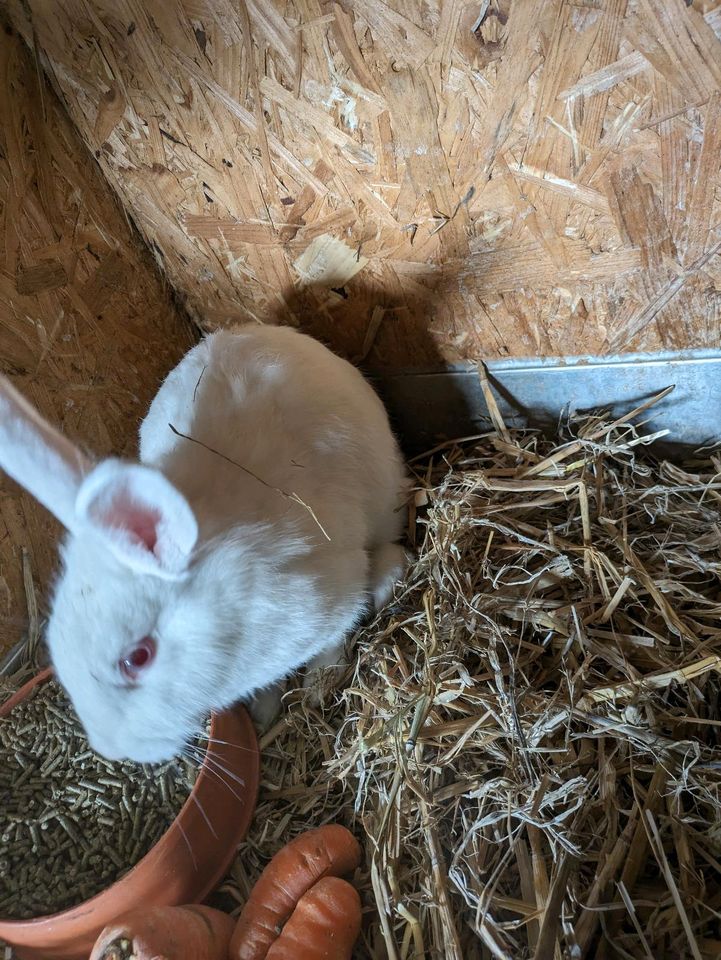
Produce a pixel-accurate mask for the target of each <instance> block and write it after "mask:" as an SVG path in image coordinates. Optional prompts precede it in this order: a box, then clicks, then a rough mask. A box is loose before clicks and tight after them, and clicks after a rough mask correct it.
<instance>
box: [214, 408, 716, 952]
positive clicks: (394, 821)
mask: <svg viewBox="0 0 721 960" xmlns="http://www.w3.org/2000/svg"><path fill="white" fill-rule="evenodd" d="M489 396H490V395H489ZM490 399H491V401H492V398H490ZM641 413H642V411H641ZM494 414H495V410H494ZM649 440H650V438H649V437H646V436H644V431H643V427H642V425H641V426H638V427H634V426H632V425H631V424H630V423H629V422H616V423H613V422H607V421H606V420H604V419H603V418H602V417H587V418H585V419H582V420H565V421H563V422H561V423H560V424H559V429H558V435H557V437H555V438H554V439H552V440H548V439H544V438H543V437H542V436H541V435H540V434H539V433H537V432H532V431H526V432H520V431H515V430H513V431H512V430H507V429H506V428H505V426H504V425H503V424H502V423H501V422H500V419H499V418H498V417H497V415H496V429H494V430H493V432H490V433H488V434H486V435H484V436H482V437H480V438H477V439H475V440H473V441H471V442H468V443H464V444H461V445H459V446H455V447H449V448H446V449H442V450H438V451H437V452H436V453H434V454H433V455H432V456H431V457H430V459H429V460H428V461H426V462H423V463H418V464H417V465H416V485H417V493H416V503H415V506H414V507H413V514H414V516H413V518H412V523H411V537H412V538H413V540H414V547H415V560H414V562H413V564H412V568H411V570H410V574H409V576H408V578H407V582H406V583H405V584H404V585H403V586H402V587H401V588H399V590H398V593H397V597H396V600H395V602H394V603H393V604H391V605H390V606H389V607H388V608H387V609H386V610H384V611H383V612H382V613H381V614H380V615H379V616H378V618H377V619H376V620H375V621H374V622H373V623H372V624H370V625H369V626H367V627H366V628H364V629H362V630H361V631H360V632H359V633H358V635H357V637H356V638H355V641H356V645H357V646H356V654H357V655H356V656H354V658H353V665H352V667H351V668H350V671H349V675H348V676H347V678H346V680H347V683H348V685H347V687H346V689H345V690H344V692H342V693H339V694H338V695H337V696H335V697H334V696H330V697H329V698H328V702H327V706H326V708H325V709H324V710H323V711H322V712H318V711H314V710H312V709H310V708H309V707H308V706H307V704H305V703H304V701H303V699H302V695H301V694H299V693H294V694H292V695H291V696H290V700H291V701H292V702H291V703H290V709H289V713H288V714H287V716H286V718H285V719H283V720H282V721H281V722H280V723H279V725H278V726H277V727H276V728H275V730H273V731H271V732H270V733H269V735H268V736H267V738H266V743H265V751H264V767H263V788H262V794H261V800H260V805H259V809H258V816H257V818H256V821H255V826H254V828H253V831H252V833H251V836H250V837H249V839H248V841H247V843H246V844H245V845H244V847H243V849H242V850H241V853H240V856H239V857H238V860H237V862H236V864H235V866H234V869H233V875H232V877H231V878H230V879H229V881H228V882H227V883H226V884H225V886H224V888H223V892H224V893H226V894H232V895H235V896H236V897H237V898H238V899H242V898H243V897H244V895H245V893H246V891H247V890H248V888H249V885H250V884H251V883H252V882H253V880H254V879H255V877H256V876H257V873H258V871H259V869H260V868H261V867H262V865H263V864H264V862H265V861H266V859H267V857H268V856H269V855H270V853H271V852H273V851H274V850H275V849H276V848H277V847H278V846H279V845H280V844H281V843H282V842H285V841H286V840H287V839H288V837H289V835H291V834H293V833H295V832H298V831H300V830H302V829H304V828H306V827H307V825H309V824H315V823H318V822H321V821H323V820H330V819H341V820H343V821H345V822H346V823H348V824H349V825H350V826H352V827H353V828H354V829H355V830H356V831H357V832H358V834H359V835H361V836H362V835H363V834H365V847H366V864H365V867H364V871H363V872H362V873H361V874H360V875H359V876H358V877H357V880H358V881H359V883H360V885H361V886H362V889H363V893H364V897H365V903H366V905H367V908H368V910H367V915H366V924H365V928H364V934H363V938H364V939H363V942H362V943H361V944H360V946H359V950H358V954H357V955H358V957H379V958H380V957H386V956H388V957H391V958H400V957H404V958H405V957H417V958H419V957H448V958H466V960H470V958H475V957H479V958H486V957H498V958H501V957H502V958H513V960H522V958H530V957H533V958H536V960H556V958H558V960H560V958H562V957H564V958H566V957H568V958H576V957H578V958H580V957H595V958H599V960H600V958H606V957H608V958H611V957H614V958H615V957H634V958H637V957H647V958H651V957H654V958H669V960H670V958H673V960H681V958H686V957H689V958H691V957H693V958H711V957H718V956H720V955H721V930H720V929H719V928H720V926H721V924H720V923H719V917H721V913H720V911H721V883H720V881H719V873H720V872H721V823H720V822H719V804H720V803H721V789H720V788H721V749H720V747H719V732H720V731H721V715H720V714H719V706H718V705H719V685H718V671H719V667H720V666H721V630H720V629H719V622H718V617H719V612H721V599H720V590H719V571H720V570H721V522H720V521H721V517H720V512H719V502H720V501H721V479H720V477H721V456H719V455H718V454H717V453H716V452H715V451H713V450H708V451H703V452H702V453H701V454H700V455H699V456H698V457H697V458H696V459H694V460H692V461H689V462H687V464H686V465H685V466H684V467H683V468H681V467H679V466H674V465H672V464H671V463H668V462H657V461H656V460H655V459H654V457H653V455H652V453H651V452H650V450H649V449H648V442H649Z"/></svg>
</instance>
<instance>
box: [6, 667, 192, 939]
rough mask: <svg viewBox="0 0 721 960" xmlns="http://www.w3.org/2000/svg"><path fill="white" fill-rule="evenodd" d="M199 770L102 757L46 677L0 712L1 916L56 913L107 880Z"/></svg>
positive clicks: (163, 821)
mask: <svg viewBox="0 0 721 960" xmlns="http://www.w3.org/2000/svg"><path fill="white" fill-rule="evenodd" d="M197 771H198V766H197V764H196V763H195V762H193V761H191V760H189V759H188V760H186V759H182V760H177V761H171V762H169V763H166V764H163V765H162V766H156V767H153V768H152V769H151V768H150V767H147V766H141V765H139V764H135V763H111V762H109V761H107V760H104V759H103V758H102V757H99V756H98V755H97V754H95V753H93V751H92V750H91V749H90V748H89V746H88V742H87V740H86V739H85V736H84V735H83V733H82V730H81V727H80V724H79V722H78V721H77V719H76V718H75V715H74V713H73V712H72V707H71V706H70V704H69V702H68V700H67V698H66V697H65V695H64V693H63V691H62V690H61V688H60V687H59V686H58V684H56V683H54V682H52V681H50V682H48V683H46V684H44V685H43V686H42V687H40V688H39V689H38V690H37V692H36V693H35V695H34V696H33V697H32V698H31V699H29V700H27V701H25V702H24V703H21V704H19V705H18V706H17V707H16V708H15V709H14V710H13V711H12V712H11V713H10V715H9V716H8V717H6V718H4V719H3V720H0V917H2V918H4V919H13V920H25V919H30V918H32V917H38V916H44V915H47V914H49V913H55V912H57V911H59V910H64V909H67V908H68V907H71V906H73V905H75V904H77V903H80V902H82V901H83V900H86V899H88V898H89V897H91V896H94V895H95V894H97V893H100V892H101V891H102V890H104V889H105V888H106V887H108V886H110V884H112V883H113V882H114V881H115V880H117V879H118V878H119V877H120V876H122V875H123V874H124V873H126V872H127V871H128V870H129V869H130V868H131V867H132V866H134V865H135V864H136V863H137V862H138V861H139V860H140V859H141V857H143V856H144V855H145V854H146V853H147V852H148V850H150V848H151V847H152V846H153V844H155V843H156V842H157V841H158V840H159V839H160V837H161V836H162V834H163V833H164V832H165V830H167V828H168V827H169V826H170V824H171V822H172V821H173V819H174V817H175V816H176V814H177V813H178V811H179V810H180V808H181V806H182V805H183V803H184V802H185V800H186V799H187V797H188V795H189V793H190V790H191V789H192V785H193V783H194V782H195V777H196V775H197Z"/></svg>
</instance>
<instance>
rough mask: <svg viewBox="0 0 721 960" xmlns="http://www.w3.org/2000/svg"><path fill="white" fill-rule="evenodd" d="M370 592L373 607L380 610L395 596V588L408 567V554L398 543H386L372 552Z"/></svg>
mask: <svg viewBox="0 0 721 960" xmlns="http://www.w3.org/2000/svg"><path fill="white" fill-rule="evenodd" d="M370 560H371V569H370V592H371V596H372V597H373V608H374V609H375V610H376V612H377V611H378V610H380V609H381V608H382V607H384V606H385V605H386V604H387V603H388V601H389V600H390V599H391V597H392V596H393V588H394V586H395V585H396V583H397V582H398V581H399V580H400V579H401V578H402V577H403V574H404V573H405V572H406V569H407V567H408V554H407V553H406V552H405V550H404V549H403V547H402V546H401V545H400V544H398V543H384V544H382V546H380V547H376V549H375V550H374V551H373V552H372V553H371V557H370Z"/></svg>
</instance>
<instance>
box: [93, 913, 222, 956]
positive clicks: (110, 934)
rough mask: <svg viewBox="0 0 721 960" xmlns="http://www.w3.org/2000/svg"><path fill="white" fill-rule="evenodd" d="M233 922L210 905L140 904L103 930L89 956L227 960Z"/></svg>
mask: <svg viewBox="0 0 721 960" xmlns="http://www.w3.org/2000/svg"><path fill="white" fill-rule="evenodd" d="M234 926H235V922H234V920H233V918H232V917H230V916H228V915H227V914H225V913H221V911H220V910H213V909H211V908H210V907H200V906H195V905H194V904H193V905H191V906H187V907H147V908H145V909H143V908H140V909H138V910H133V911H131V912H130V913H126V914H125V916H124V917H120V919H119V920H116V921H115V922H114V923H111V924H110V925H109V926H107V927H106V928H105V929H104V930H103V932H102V933H101V934H100V936H99V937H98V939H97V940H96V942H95V946H94V947H93V952H92V953H91V954H90V960H227V956H228V945H229V944H230V938H231V936H232V934H233V928H234Z"/></svg>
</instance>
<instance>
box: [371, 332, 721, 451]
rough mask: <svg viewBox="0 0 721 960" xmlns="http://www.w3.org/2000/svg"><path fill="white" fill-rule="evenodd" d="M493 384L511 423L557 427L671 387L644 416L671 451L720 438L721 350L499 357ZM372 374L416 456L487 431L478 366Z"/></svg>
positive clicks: (492, 365) (492, 368) (621, 408)
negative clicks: (566, 416) (572, 417)
mask: <svg viewBox="0 0 721 960" xmlns="http://www.w3.org/2000/svg"><path fill="white" fill-rule="evenodd" d="M487 366H488V370H489V375H490V379H491V383H492V385H493V387H494V391H495V394H496V397H497V399H498V402H499V406H500V408H501V411H502V413H503V416H504V418H505V419H506V422H507V423H508V424H509V426H511V425H512V426H521V425H524V424H530V425H533V426H539V427H541V428H543V429H549V428H552V426H553V425H554V424H555V423H557V421H558V417H559V416H560V415H561V414H562V413H563V412H564V411H571V412H580V411H584V410H595V409H599V408H604V407H608V408H611V411H612V412H613V413H614V414H615V415H621V414H623V413H626V412H628V411H629V410H631V409H633V408H634V407H635V406H637V405H638V404H639V403H640V402H642V401H643V400H644V399H647V398H648V397H650V396H652V395H653V394H655V393H658V391H660V390H662V389H663V388H664V387H667V386H670V385H674V386H675V389H674V391H673V392H672V393H671V394H670V395H669V396H668V397H667V398H666V399H665V400H663V401H661V402H660V403H659V404H657V405H656V406H655V407H653V408H652V410H650V411H649V412H648V413H647V414H646V415H645V417H644V420H645V422H646V428H645V429H646V431H647V432H652V431H656V430H663V429H667V430H669V436H668V440H667V441H664V445H665V447H666V450H664V452H666V453H669V452H670V453H672V454H674V453H676V454H677V453H680V452H682V451H683V450H684V449H687V448H689V447H698V446H701V445H703V444H706V443H709V442H715V441H717V440H719V438H721V351H716V350H696V351H685V352H683V353H658V354H641V355H635V354H627V355H624V356H619V357H590V356H580V357H572V358H564V359H539V360H494V361H491V362H489V363H488V365H487ZM371 379H373V381H374V383H375V385H376V387H377V389H378V391H379V393H380V394H381V396H382V397H383V399H384V400H385V402H386V405H387V407H388V409H389V411H390V414H391V417H392V419H393V422H394V425H395V427H396V429H397V431H398V434H399V436H400V437H401V441H402V443H403V446H404V448H405V449H406V451H407V452H408V453H409V454H412V453H418V452H420V451H421V450H427V449H429V448H430V447H432V446H433V445H434V444H436V443H438V442H439V441H441V440H443V439H449V438H453V437H458V436H465V435H469V434H473V433H479V432H482V431H484V430H486V429H488V427H489V420H488V409H487V407H486V404H485V401H484V399H483V393H482V391H481V388H480V383H479V380H478V373H477V370H476V368H475V367H474V366H465V365H464V366H453V367H448V368H447V369H444V370H421V371H401V372H396V373H393V374H390V375H385V376H377V377H375V378H371Z"/></svg>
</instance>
